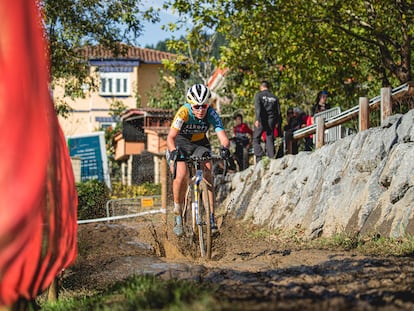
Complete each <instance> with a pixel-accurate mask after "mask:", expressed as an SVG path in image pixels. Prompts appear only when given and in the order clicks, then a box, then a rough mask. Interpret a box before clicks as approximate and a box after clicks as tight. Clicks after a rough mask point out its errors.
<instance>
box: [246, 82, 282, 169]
mask: <svg viewBox="0 0 414 311" xmlns="http://www.w3.org/2000/svg"><path fill="white" fill-rule="evenodd" d="M254 108H255V112H256V121H255V123H254V131H253V149H254V155H255V156H256V163H257V162H259V161H260V160H261V159H262V157H263V155H264V154H265V153H264V151H263V148H262V146H260V139H261V135H262V132H263V131H264V132H265V133H266V155H267V156H268V157H269V158H274V157H275V137H274V132H273V131H274V128H275V127H276V126H278V122H279V118H280V107H279V99H278V98H277V97H276V96H275V95H274V94H273V93H272V92H270V85H269V83H268V82H267V81H262V82H261V83H260V92H258V93H257V94H256V96H255V98H254Z"/></svg>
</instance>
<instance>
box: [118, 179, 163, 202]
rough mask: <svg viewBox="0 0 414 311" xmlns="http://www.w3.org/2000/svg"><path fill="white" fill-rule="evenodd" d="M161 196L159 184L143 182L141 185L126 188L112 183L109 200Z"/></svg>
mask: <svg viewBox="0 0 414 311" xmlns="http://www.w3.org/2000/svg"><path fill="white" fill-rule="evenodd" d="M151 195H161V184H153V183H149V182H145V183H143V184H141V185H131V186H126V185H122V184H121V183H119V182H118V183H112V193H111V198H112V199H116V198H136V197H140V196H151Z"/></svg>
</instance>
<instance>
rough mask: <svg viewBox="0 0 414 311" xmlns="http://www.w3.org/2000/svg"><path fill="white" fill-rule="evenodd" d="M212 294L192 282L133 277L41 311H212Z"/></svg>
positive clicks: (52, 303)
mask: <svg viewBox="0 0 414 311" xmlns="http://www.w3.org/2000/svg"><path fill="white" fill-rule="evenodd" d="M214 293H215V290H214V289H211V288H208V287H204V286H202V285H200V284H197V283H194V282H189V281H182V280H173V279H172V280H168V281H162V280H159V279H157V278H156V277H154V276H150V275H148V276H135V277H130V278H128V279H126V280H125V281H123V282H118V283H116V284H115V285H113V286H112V287H111V288H109V289H107V290H106V291H105V292H102V293H97V294H95V295H92V296H89V297H83V298H82V299H74V298H60V299H59V300H58V301H57V302H45V303H44V304H43V305H42V310H45V311H52V310H55V311H56V310H60V311H65V310H212V309H214V306H215V305H216V304H217V301H216V300H215V298H214V297H213V295H214Z"/></svg>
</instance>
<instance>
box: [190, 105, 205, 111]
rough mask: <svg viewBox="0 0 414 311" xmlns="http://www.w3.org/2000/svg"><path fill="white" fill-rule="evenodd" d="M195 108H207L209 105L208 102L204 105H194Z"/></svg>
mask: <svg viewBox="0 0 414 311" xmlns="http://www.w3.org/2000/svg"><path fill="white" fill-rule="evenodd" d="M193 108H194V109H195V110H200V109H206V108H207V105H206V104H204V105H193Z"/></svg>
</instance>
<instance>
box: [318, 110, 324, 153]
mask: <svg viewBox="0 0 414 311" xmlns="http://www.w3.org/2000/svg"><path fill="white" fill-rule="evenodd" d="M324 144H325V118H322V117H319V118H317V123H316V148H320V147H322V146H323V145H324Z"/></svg>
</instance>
